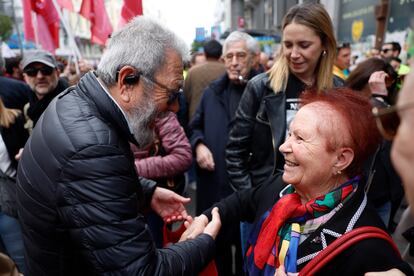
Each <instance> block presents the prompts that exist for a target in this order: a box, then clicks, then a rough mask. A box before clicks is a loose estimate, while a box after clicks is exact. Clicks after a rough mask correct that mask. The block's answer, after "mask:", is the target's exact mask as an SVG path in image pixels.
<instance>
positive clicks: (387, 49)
mask: <svg viewBox="0 0 414 276" xmlns="http://www.w3.org/2000/svg"><path fill="white" fill-rule="evenodd" d="M388 51H392V49H390V48H385V49H381V52H383V53H384V54H386V53H388Z"/></svg>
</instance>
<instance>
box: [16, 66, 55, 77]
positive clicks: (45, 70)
mask: <svg viewBox="0 0 414 276" xmlns="http://www.w3.org/2000/svg"><path fill="white" fill-rule="evenodd" d="M54 70H55V69H54V68H52V67H49V66H44V67H40V68H36V67H29V68H27V69H25V70H23V72H24V73H26V74H27V75H28V76H29V77H36V76H37V73H39V71H40V73H42V75H43V76H50V75H52V73H53V71H54Z"/></svg>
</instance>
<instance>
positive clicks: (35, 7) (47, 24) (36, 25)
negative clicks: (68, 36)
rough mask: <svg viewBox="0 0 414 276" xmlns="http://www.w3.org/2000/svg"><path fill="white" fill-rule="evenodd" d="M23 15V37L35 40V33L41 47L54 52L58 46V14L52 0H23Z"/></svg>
mask: <svg viewBox="0 0 414 276" xmlns="http://www.w3.org/2000/svg"><path fill="white" fill-rule="evenodd" d="M32 12H34V16H33V17H34V18H33V17H32ZM23 15H24V16H23V20H24V36H25V39H26V40H28V41H36V35H37V38H38V41H39V43H40V45H41V46H42V48H43V49H45V50H47V51H49V52H52V53H54V52H55V49H57V48H59V15H58V13H57V11H56V9H55V7H54V6H53V3H52V0H23ZM32 19H35V22H33V20H32Z"/></svg>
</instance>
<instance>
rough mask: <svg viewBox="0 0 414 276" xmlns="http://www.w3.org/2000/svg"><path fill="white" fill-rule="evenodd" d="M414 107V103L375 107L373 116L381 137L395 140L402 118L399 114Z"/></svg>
mask: <svg viewBox="0 0 414 276" xmlns="http://www.w3.org/2000/svg"><path fill="white" fill-rule="evenodd" d="M412 107H414V102H412V103H407V104H402V105H399V106H397V105H394V106H387V107H382V108H378V107H374V108H373V109H372V114H373V115H374V117H375V121H376V123H377V127H378V130H379V131H380V133H381V135H382V136H383V137H384V138H385V139H387V140H390V141H391V140H393V139H394V137H395V135H396V134H397V131H398V126H399V125H400V116H399V115H398V112H401V111H403V110H405V109H409V108H412Z"/></svg>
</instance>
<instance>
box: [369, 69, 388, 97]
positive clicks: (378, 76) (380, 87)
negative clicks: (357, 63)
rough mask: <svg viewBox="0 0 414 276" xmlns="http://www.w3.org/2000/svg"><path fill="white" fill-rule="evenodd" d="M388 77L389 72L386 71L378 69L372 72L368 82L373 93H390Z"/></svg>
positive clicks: (383, 94) (382, 94) (380, 94)
mask: <svg viewBox="0 0 414 276" xmlns="http://www.w3.org/2000/svg"><path fill="white" fill-rule="evenodd" d="M387 78H389V77H388V74H387V73H385V72H384V71H377V72H374V73H372V74H371V76H370V77H369V80H368V84H369V89H370V90H371V94H372V95H379V96H387V95H388V90H387V85H386V83H385V81H386V79H387Z"/></svg>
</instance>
